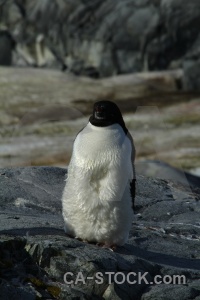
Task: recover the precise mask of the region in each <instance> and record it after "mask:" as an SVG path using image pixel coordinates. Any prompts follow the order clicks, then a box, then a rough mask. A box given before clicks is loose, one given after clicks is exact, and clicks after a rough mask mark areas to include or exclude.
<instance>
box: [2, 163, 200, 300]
mask: <svg viewBox="0 0 200 300" xmlns="http://www.w3.org/2000/svg"><path fill="white" fill-rule="evenodd" d="M66 173H67V171H66V169H61V168H53V167H26V168H12V169H8V168H7V169H6V168H5V169H1V170H0V215H1V217H0V299H4V300H5V299H8V300H10V299H13V298H14V299H15V300H22V299H26V300H29V299H31V300H32V299H63V300H64V299H113V300H116V299H124V300H125V299H126V300H127V299H136V300H137V299H138V300H139V299H142V300H156V299H157V300H158V299H159V300H160V299H163V300H169V299H170V300H171V299H176V300H179V299H180V300H188V299H195V300H199V299H200V250H199V249H200V223H199V212H200V197H199V190H198V189H196V192H195V191H193V192H192V191H191V190H190V189H189V188H185V187H184V186H182V185H180V184H176V183H174V182H170V181H166V180H155V179H154V180H153V179H148V178H146V177H142V176H139V177H138V181H137V197H136V212H135V213H136V215H135V221H134V222H133V226H132V230H131V232H130V238H129V240H128V243H127V244H125V245H124V246H123V247H118V248H117V249H116V251H115V252H112V251H110V250H107V249H102V248H100V247H98V246H96V245H93V244H86V243H83V242H81V241H78V240H76V239H73V238H69V237H67V236H66V235H65V234H64V231H63V220H62V216H61V193H62V190H63V187H64V179H65V176H66ZM67 272H71V273H68V275H67V276H65V274H66V273H67ZM79 272H81V273H79ZM97 272H99V273H97ZM111 272H112V274H111ZM131 272H132V276H130V274H131ZM72 273H73V276H72ZM80 274H81V275H80ZM98 276H99V277H98ZM156 276H157V277H156ZM178 276H180V277H178ZM72 280H74V284H67V283H66V281H68V282H70V281H72ZM156 282H157V283H159V284H156Z"/></svg>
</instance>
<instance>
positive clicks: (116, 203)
mask: <svg viewBox="0 0 200 300" xmlns="http://www.w3.org/2000/svg"><path fill="white" fill-rule="evenodd" d="M134 159H135V148H134V144H133V139H132V137H131V135H130V133H129V132H128V130H127V128H126V126H125V123H124V120H123V117H122V114H121V112H120V110H119V108H118V106H117V105H116V104H115V103H113V102H111V101H99V102H97V103H95V104H94V109H93V114H92V116H91V117H90V118H89V122H88V124H87V125H86V126H85V127H84V128H83V129H82V130H81V131H80V132H79V133H78V135H77V137H76V139H75V141H74V145H73V153H72V157H71V161H70V164H69V167H68V176H67V180H66V186H65V188H64V192H63V196H62V208H63V218H64V223H65V232H66V233H67V234H68V235H70V236H74V237H76V238H80V239H82V240H84V241H88V242H96V243H98V244H101V245H103V246H104V247H110V248H112V247H113V248H114V247H115V246H117V245H123V244H124V243H126V241H127V239H128V235H129V231H130V228H131V224H132V220H133V208H134V198H135V171H134Z"/></svg>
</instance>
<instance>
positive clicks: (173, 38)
mask: <svg viewBox="0 0 200 300" xmlns="http://www.w3.org/2000/svg"><path fill="white" fill-rule="evenodd" d="M0 9H1V26H4V27H6V28H7V30H8V31H9V32H10V34H11V35H12V37H13V38H14V39H15V41H16V42H17V47H16V51H15V53H14V63H15V64H16V65H31V66H39V67H44V66H47V67H58V66H60V67H62V69H63V70H64V69H66V68H68V69H70V70H72V71H73V72H74V73H76V74H84V75H89V76H93V77H99V76H100V77H104V76H110V75H113V74H119V73H120V74H121V73H132V72H138V71H141V70H163V69H171V68H180V67H183V65H184V70H185V74H186V83H185V87H186V88H188V87H190V88H192V85H194V86H195V88H196V85H197V89H199V81H198V80H197V83H196V84H195V83H193V84H192V82H191V80H190V78H191V76H192V73H193V71H192V69H191V67H190V68H188V67H187V63H186V66H185V60H186V61H187V60H188V58H189V61H190V64H191V65H193V67H194V68H195V64H196V60H199V50H198V49H199V47H198V40H199V30H200V22H199V18H200V3H199V1H198V0H190V1H187V0H184V1H183V0H170V1H168V0H143V1H138V0H129V1H115V0H105V1H101V0H95V1H94V0H88V1H83V0H76V1H72V0H56V1H51V2H49V1H46V0H35V1H32V0H27V1H19V0H10V1H1V3H0ZM0 45H2V43H1V36H0ZM2 47H3V46H2ZM0 53H1V51H0ZM194 53H195V57H194ZM1 60H2V59H1V58H0V61H1ZM196 79H197V77H196V76H195V77H194V80H196ZM177 84H179V83H177ZM179 87H180V88H181V86H179Z"/></svg>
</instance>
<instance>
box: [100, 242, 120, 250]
mask: <svg viewBox="0 0 200 300" xmlns="http://www.w3.org/2000/svg"><path fill="white" fill-rule="evenodd" d="M96 245H97V246H99V247H101V248H105V249H108V250H110V251H115V250H116V248H117V246H116V245H108V244H103V243H97V244H96Z"/></svg>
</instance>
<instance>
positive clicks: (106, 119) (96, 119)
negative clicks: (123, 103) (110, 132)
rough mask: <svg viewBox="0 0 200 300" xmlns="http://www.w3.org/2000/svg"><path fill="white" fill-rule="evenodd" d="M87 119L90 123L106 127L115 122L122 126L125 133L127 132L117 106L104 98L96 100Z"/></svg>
mask: <svg viewBox="0 0 200 300" xmlns="http://www.w3.org/2000/svg"><path fill="white" fill-rule="evenodd" d="M89 121H90V123H91V124H92V125H94V126H97V127H106V126H110V125H113V124H115V123H117V124H119V125H120V126H121V127H122V128H123V130H124V131H125V133H127V129H126V126H125V123H124V120H123V117H122V114H121V111H120V109H119V107H118V106H117V105H116V104H115V103H114V102H111V101H107V100H104V101H99V102H96V103H95V104H94V108H93V114H92V116H91V117H90V119H89Z"/></svg>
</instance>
